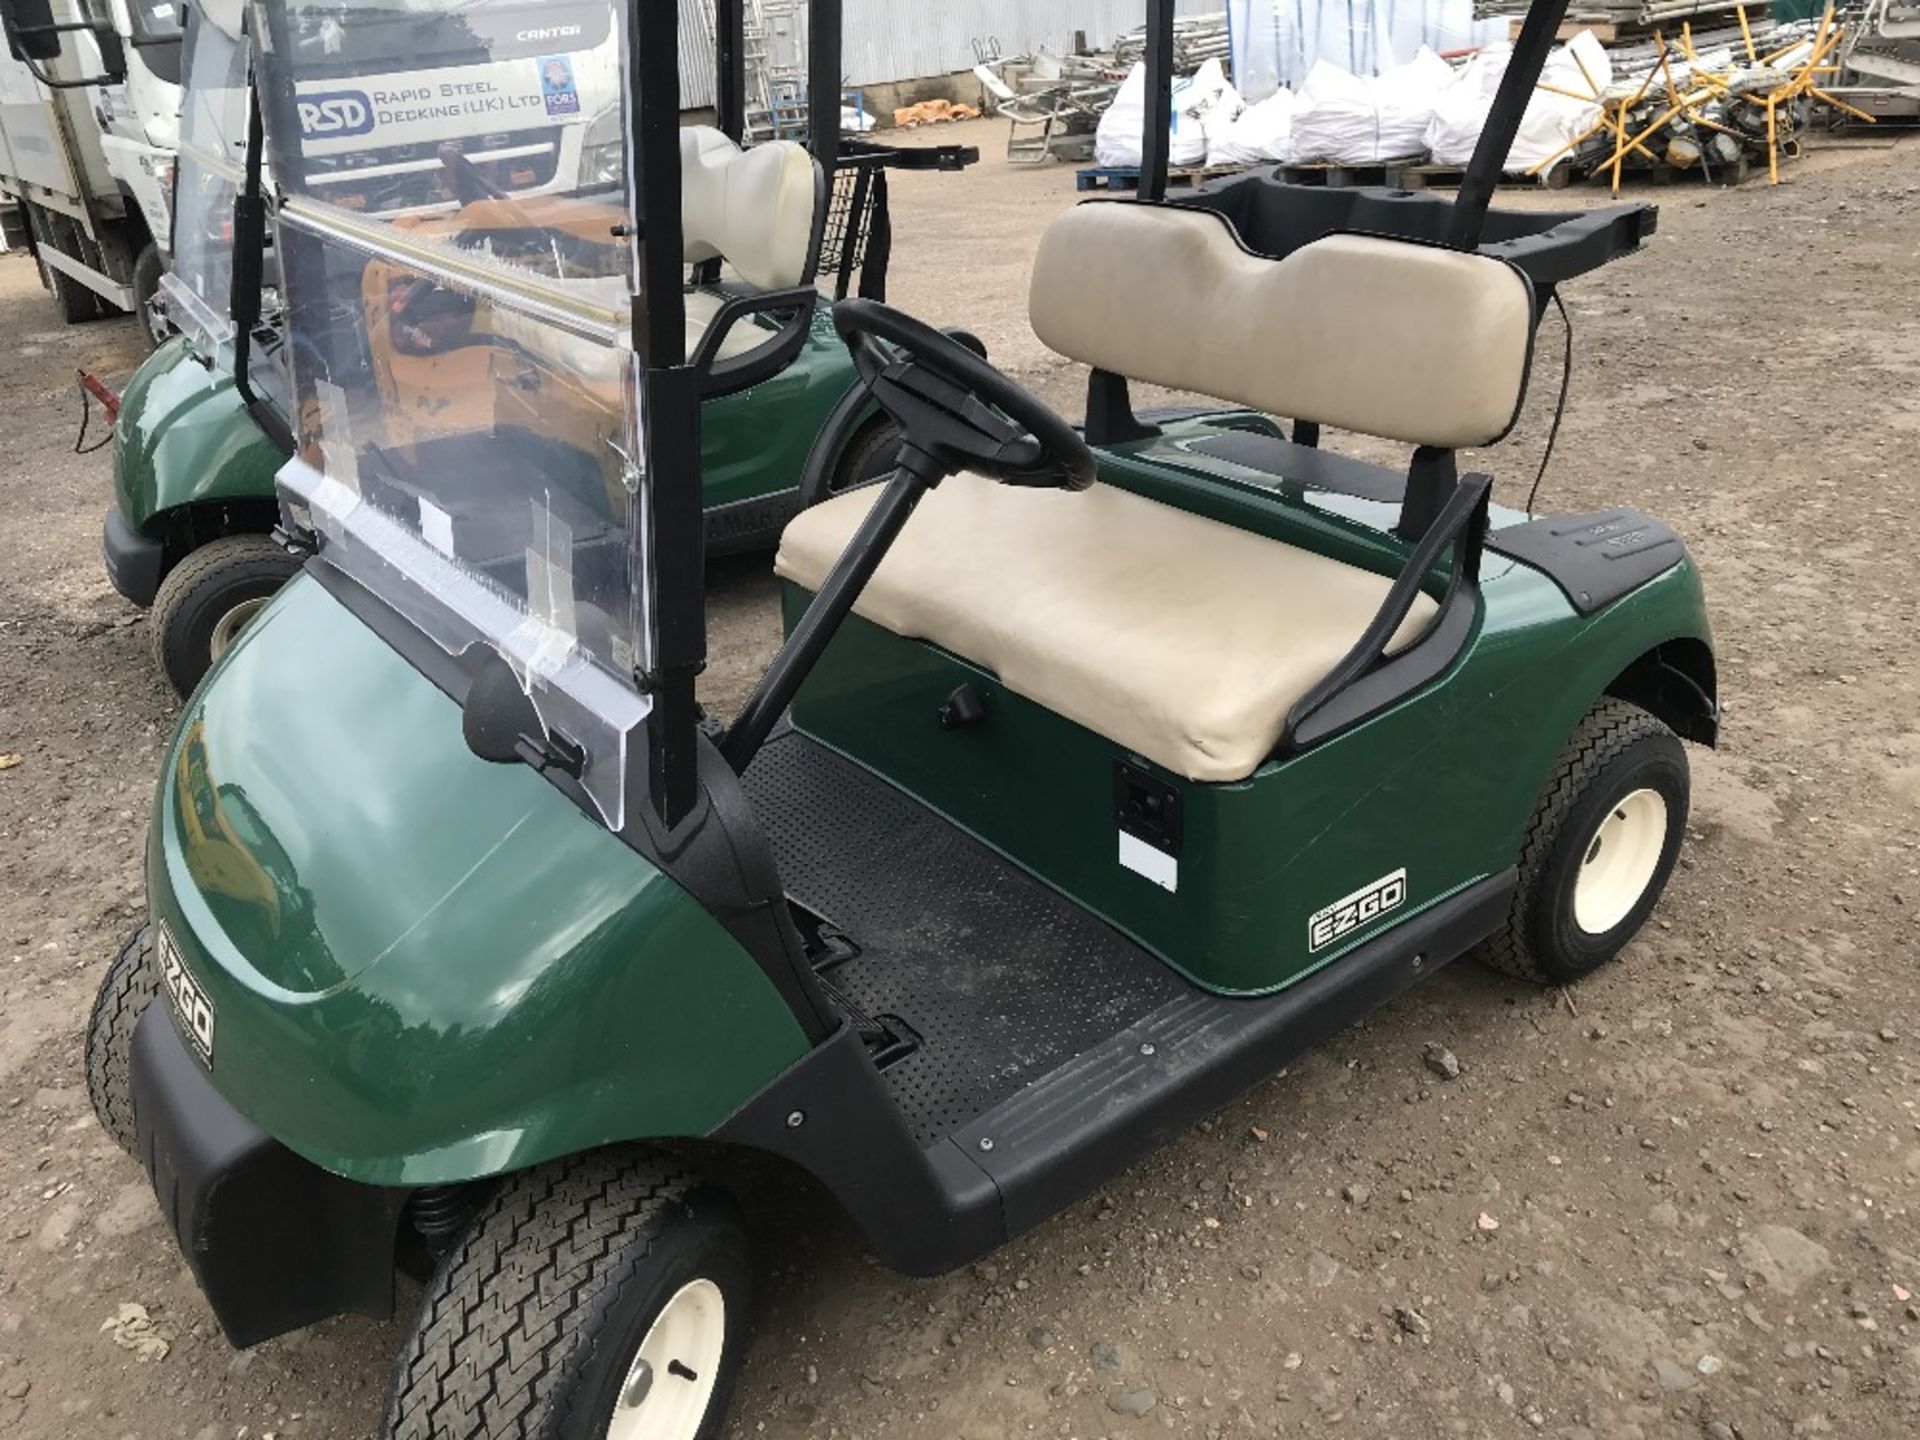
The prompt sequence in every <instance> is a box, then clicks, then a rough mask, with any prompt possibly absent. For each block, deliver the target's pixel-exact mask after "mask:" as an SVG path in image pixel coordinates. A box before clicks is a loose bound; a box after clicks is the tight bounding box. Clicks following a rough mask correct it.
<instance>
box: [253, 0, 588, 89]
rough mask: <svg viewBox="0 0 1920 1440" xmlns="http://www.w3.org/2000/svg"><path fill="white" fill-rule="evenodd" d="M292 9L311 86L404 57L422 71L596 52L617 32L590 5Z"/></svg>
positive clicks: (542, 0) (540, 1)
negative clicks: (313, 83) (439, 67)
mask: <svg viewBox="0 0 1920 1440" xmlns="http://www.w3.org/2000/svg"><path fill="white" fill-rule="evenodd" d="M290 8H291V9H292V10H293V12H294V13H293V15H292V16H291V17H290V23H289V26H288V32H289V33H288V38H289V40H290V41H291V44H292V46H293V55H294V58H295V63H296V64H298V65H299V67H300V73H301V74H302V76H304V77H305V78H307V79H310V80H317V79H339V78H342V77H347V76H354V75H362V74H366V73H368V72H369V71H379V70H384V69H387V68H389V67H390V65H391V63H392V61H393V59H394V57H395V56H401V55H404V56H406V57H407V58H408V59H409V60H411V61H413V62H415V63H416V64H418V65H420V66H421V67H423V68H426V67H432V66H443V65H491V64H497V63H499V62H502V61H512V60H537V59H540V58H543V57H545V56H548V55H553V54H556V53H562V52H573V51H580V50H594V49H597V48H599V47H600V46H601V45H604V44H605V43H606V41H607V39H608V37H609V36H610V35H611V34H612V33H613V27H612V24H611V18H610V16H609V15H608V12H607V7H606V5H604V4H593V3H587V0H581V3H574V0H515V3H494V0H474V3H469V4H464V5H462V4H439V3H436V0H380V3H378V4H367V5H363V4H354V3H351V0H347V3H338V0H336V3H334V4H331V5H311V6H298V5H296V6H293V7H290ZM349 17H350V19H349Z"/></svg>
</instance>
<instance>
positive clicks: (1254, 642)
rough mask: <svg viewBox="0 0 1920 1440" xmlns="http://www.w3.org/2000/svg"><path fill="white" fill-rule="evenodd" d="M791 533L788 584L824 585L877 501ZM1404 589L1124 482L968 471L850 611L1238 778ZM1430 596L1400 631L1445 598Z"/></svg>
mask: <svg viewBox="0 0 1920 1440" xmlns="http://www.w3.org/2000/svg"><path fill="white" fill-rule="evenodd" d="M878 495H879V491H878V489H877V488H873V489H866V490H856V491H854V492H852V493H851V494H847V495H842V496H839V497H837V498H835V499H832V500H829V501H827V502H826V503H824V504H822V505H818V506H816V507H815V508H813V509H811V510H808V511H805V512H804V513H802V514H801V515H800V516H799V517H798V518H797V519H796V520H794V522H793V523H792V524H791V525H789V526H788V527H787V532H786V535H785V536H784V537H783V539H782V540H781V543H780V556H779V560H778V562H777V566H776V568H777V569H778V571H779V574H780V576H781V578H783V579H786V580H790V581H792V582H793V583H795V584H796V585H801V586H804V587H806V588H807V589H809V590H817V589H819V587H820V585H821V584H822V582H824V581H825V579H826V577H827V573H828V572H829V571H830V570H831V569H832V568H833V565H834V563H835V562H836V561H837V560H838V559H839V558H840V555H841V553H842V552H843V551H844V550H845V549H846V546H847V542H848V541H849V540H850V539H852V537H853V534H854V531H855V530H856V529H857V528H858V527H859V525H860V522H861V521H862V520H863V519H865V518H866V514H867V512H868V510H869V509H870V508H871V506H872V505H873V502H874V500H875V499H876V498H877V497H878ZM1391 584H1392V582H1391V581H1389V580H1387V579H1386V578H1384V577H1382V576H1379V575H1375V574H1373V573H1371V572H1369V571H1365V570H1357V569H1354V568H1353V567H1352V566H1350V565H1343V564H1341V563H1340V562H1339V561H1336V560H1329V559H1326V558H1325V557H1324V556H1320V555H1315V554H1313V553H1312V552H1310V551H1306V550H1301V549H1298V548H1296V547H1294V546H1291V545H1286V544H1283V543H1281V542H1280V541H1277V540H1269V539H1266V538H1265V537H1263V536H1259V535H1255V534H1252V533H1251V532H1249V531H1245V530H1236V529H1234V528H1233V527H1232V526H1229V525H1222V524H1220V523H1219V522H1217V521H1213V520H1207V519H1203V518H1201V517H1200V516H1197V515H1190V514H1188V513H1186V512H1185V511H1182V510H1176V509H1174V508H1172V507H1171V506H1167V505H1162V504H1160V503H1158V502H1157V501H1153V500H1148V499H1145V498H1143V497H1141V496H1138V495H1135V494H1132V493H1130V492H1128V491H1125V490H1118V489H1114V488H1113V487H1111V486H1107V485H1096V486H1094V487H1093V489H1091V490H1088V491H1086V492H1084V493H1082V494H1077V495H1076V494H1069V493H1067V492H1065V491H1060V490H1023V489H1016V488H1014V487H1011V486H1006V485H999V484H996V483H994V482H993V481H990V480H985V479H982V478H980V477H978V476H974V475H956V476H954V477H953V478H951V479H949V480H947V481H946V482H945V483H944V484H942V485H941V486H940V488H939V489H937V490H935V491H934V492H933V493H932V494H931V495H929V496H928V497H927V499H926V500H925V501H924V502H922V504H921V506H920V508H919V510H918V511H917V512H916V513H915V514H914V517H913V519H912V520H910V521H909V522H908V523H907V526H906V529H905V530H904V531H903V532H902V534H901V536H900V539H899V541H898V542H897V543H896V544H895V546H894V548H893V551H892V553H891V554H889V555H888V557H887V559H886V561H885V562H884V563H883V564H882V565H881V567H880V570H879V573H878V574H877V575H875V576H874V579H873V582H872V583H871V584H870V585H869V586H868V587H867V589H866V592H865V593H864V594H863V595H862V596H861V598H860V602H859V604H858V605H857V606H856V607H855V610H856V613H858V614H859V615H861V616H863V617H864V618H866V619H868V620H871V621H872V622H874V623H875V624H876V625H880V626H883V627H885V628H886V629H888V630H891V631H893V632H894V633H895V634H897V635H904V636H907V637H909V638H913V639H919V640H928V641H931V642H932V643H934V644H936V645H938V646H940V647H942V648H943V649H946V650H948V651H951V652H952V653H953V654H955V655H958V656H960V657H961V658H962V659H965V660H969V661H972V662H973V663H974V664H976V665H979V666H981V667H982V668H984V669H987V670H990V671H992V672H993V673H994V674H996V675H998V676H999V677H1000V679H1001V680H1002V681H1003V682H1004V683H1005V684H1006V685H1007V687H1008V688H1009V689H1011V690H1013V691H1015V692H1016V693H1018V694H1020V695H1024V696H1026V697H1027V698H1028V699H1029V700H1033V701H1035V702H1037V703H1038V704H1041V705H1044V706H1046V707H1047V708H1048V709H1049V710H1053V711H1055V712H1057V713H1058V714H1060V715H1064V716H1065V717H1066V718H1067V719H1069V720H1072V721H1075V722H1077V723H1078V724H1081V725H1084V726H1085V727H1086V728H1087V729H1089V730H1092V731H1095V732H1096V733H1098V734H1101V735H1104V736H1106V737H1107V738H1108V739H1110V740H1112V741H1113V742H1114V743H1115V744H1117V745H1121V746H1124V747H1125V748H1126V749H1128V750H1131V751H1133V752H1135V753H1137V754H1140V755H1144V756H1145V757H1147V758H1148V759H1149V760H1153V761H1155V762H1156V763H1158V764H1160V765H1163V766H1165V767H1166V768H1167V769H1168V770H1171V771H1173V772H1174V773H1176V774H1179V775H1184V776H1186V777H1187V778H1188V779H1191V780H1203V781H1227V780H1242V779H1245V778H1246V777H1247V776H1248V775H1251V774H1252V773H1253V772H1254V770H1255V769H1256V768H1258V766H1259V765H1260V763H1261V762H1262V761H1263V760H1265V759H1266V758H1267V756H1268V755H1269V754H1271V753H1272V751H1273V748H1274V746H1275V745H1276V744H1277V743H1278V742H1279V739H1280V733H1281V731H1282V729H1283V728H1284V727H1285V724H1286V718H1287V712H1288V711H1289V710H1290V709H1292V707H1293V705H1294V704H1295V703H1296V702H1297V701H1298V700H1300V699H1301V698H1302V697H1303V696H1304V695H1305V694H1306V693H1307V692H1308V691H1309V690H1310V689H1312V688H1313V686H1314V685H1315V684H1317V683H1318V682H1319V681H1320V680H1321V679H1323V678H1324V677H1325V676H1326V675H1327V674H1328V673H1329V672H1330V671H1331V670H1332V669H1333V667H1334V666H1335V665H1336V664H1338V663H1339V661H1340V660H1341V659H1342V658H1344V657H1345V655H1346V654H1347V652H1348V651H1349V650H1351V649H1352V648H1353V646H1354V645H1355V644H1356V643H1357V642H1358V641H1359V639H1360V636H1361V634H1362V632H1364V631H1365V629H1366V627H1367V625H1368V623H1369V622H1370V621H1372V619H1373V618H1374V616H1375V615H1376V614H1377V613H1378V612H1379V609H1380V606H1381V604H1382V603H1383V602H1384V601H1385V600H1386V596H1387V591H1388V590H1389V589H1390V588H1391ZM1435 608H1436V607H1435V606H1434V603H1433V601H1432V600H1431V599H1429V598H1427V597H1425V596H1422V597H1421V598H1420V601H1419V602H1418V604H1416V606H1415V607H1414V611H1413V614H1412V615H1411V616H1410V617H1409V618H1408V621H1407V623H1406V624H1405V625H1404V626H1402V627H1401V630H1400V633H1399V635H1398V636H1397V637H1396V638H1395V641H1394V646H1395V647H1396V648H1398V647H1400V646H1404V645H1406V644H1409V643H1411V642H1412V640H1413V639H1415V638H1416V637H1417V636H1418V635H1419V634H1420V632H1421V631H1422V630H1423V629H1424V628H1425V626H1426V624H1427V622H1428V621H1429V620H1430V619H1431V618H1432V616H1433V614H1434V610H1435Z"/></svg>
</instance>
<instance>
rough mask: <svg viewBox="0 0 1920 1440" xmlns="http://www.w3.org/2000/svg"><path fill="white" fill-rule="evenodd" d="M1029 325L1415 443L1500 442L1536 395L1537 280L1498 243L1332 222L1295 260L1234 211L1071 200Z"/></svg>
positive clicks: (1149, 373) (1171, 380)
mask: <svg viewBox="0 0 1920 1440" xmlns="http://www.w3.org/2000/svg"><path fill="white" fill-rule="evenodd" d="M1031 312H1032V317H1033V328H1034V333H1035V334H1037V335H1038V336H1039V337H1040V339H1041V341H1042V342H1043V343H1045V344H1046V345H1047V346H1048V347H1049V348H1050V349H1053V350H1055V351H1057V352H1059V353H1060V354H1062V355H1064V356H1066V357H1067V358H1068V359H1071V360H1077V361H1079V362H1080V363H1081V364H1083V365H1091V366H1093V367H1094V368H1095V369H1099V370H1106V371H1109V372H1111V373H1113V374H1116V375H1121V376H1125V377H1126V378H1128V379H1130V380H1141V381H1146V382H1148V383H1151V384H1155V385H1164V386H1167V387H1168V388H1170V389H1174V390H1188V391H1194V392H1196V393H1198V394H1202V395H1208V396H1212V397H1213V398H1215V399H1219V400H1226V401H1230V402H1232V403H1234V404H1237V405H1246V406H1250V407H1252V408H1253V409H1256V410H1262V411H1265V412H1267V413H1269V414H1273V415H1280V416H1285V417H1287V418H1289V419H1298V420H1314V421H1318V422H1320V423H1322V424H1327V425H1333V426H1337V427H1339V428H1340V429H1342V430H1352V431H1356V432H1358V433H1360V434H1365V435H1377V436H1380V437H1383V438H1385V439H1389V440H1401V441H1405V442H1406V443H1408V444H1412V445H1430V446H1434V447H1436V448H1440V449H1458V448H1461V447H1463V446H1469V445H1487V444H1491V443H1492V442H1493V441H1495V440H1498V439H1499V438H1501V437H1502V436H1503V435H1505V434H1506V433H1507V431H1508V430H1509V429H1511V428H1512V426H1513V422H1514V420H1515V418H1516V417H1517V416H1518V413H1519V410H1520V402H1521V401H1522V400H1523V399H1525V398H1526V388H1527V374H1528V369H1529V362H1530V360H1531V358H1532V347H1533V329H1534V315H1533V287H1532V286H1531V285H1530V284H1529V283H1528V281H1527V280H1526V278H1525V277H1524V276H1522V275H1521V273H1520V272H1519V271H1518V270H1516V269H1514V268H1513V267H1512V266H1511V265H1508V264H1507V263H1506V262H1504V261H1501V260H1495V259H1493V258H1491V257H1489V256H1484V255H1473V254H1466V253H1463V252H1460V251H1457V250H1443V249H1441V248H1439V247H1437V246H1432V245H1421V244H1415V243H1412V242H1410V241H1404V240H1387V239H1382V238H1379V237H1375V236H1367V235H1332V236H1328V237H1327V238H1325V239H1323V240H1317V241H1315V242H1314V243H1313V244H1311V245H1306V246H1303V247H1302V248H1301V249H1299V250H1296V251H1294V252H1293V253H1292V254H1291V255H1288V256H1287V257H1286V258H1285V259H1282V260H1271V259H1267V258H1265V257H1262V256H1259V255H1255V254H1253V253H1251V252H1250V251H1248V250H1247V249H1246V247H1245V246H1243V245H1242V244H1241V243H1240V239H1239V236H1238V235H1236V234H1235V233H1234V230H1233V228H1232V226H1231V225H1230V224H1229V223H1228V222H1227V220H1226V219H1225V217H1223V216H1220V215H1216V214H1214V213H1212V212H1211V211H1205V210H1188V209H1183V208H1181V207H1178V206H1167V205H1142V204H1138V203H1136V202H1132V201H1104V202H1092V203H1088V204H1083V205H1079V206H1076V207H1075V208H1074V209H1072V210H1069V211H1068V212H1067V213H1066V214H1064V215H1062V216H1061V217H1060V218H1059V219H1058V220H1056V221H1055V222H1054V223H1053V225H1052V226H1051V227H1050V228H1049V229H1048V231H1047V233H1046V236H1045V238H1043V239H1042V240H1041V242H1040V253H1039V257H1038V259H1037V260H1036V262H1035V265H1034V272H1033V295H1032V300H1031Z"/></svg>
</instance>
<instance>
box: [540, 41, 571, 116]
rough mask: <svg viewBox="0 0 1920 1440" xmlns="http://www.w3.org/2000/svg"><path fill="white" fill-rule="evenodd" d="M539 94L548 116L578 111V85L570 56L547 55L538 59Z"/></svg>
mask: <svg viewBox="0 0 1920 1440" xmlns="http://www.w3.org/2000/svg"><path fill="white" fill-rule="evenodd" d="M540 94H541V97H542V98H543V99H544V100H545V101H546V102H547V114H548V115H549V116H555V117H557V116H561V115H578V114H579V113H580V86H579V85H578V83H576V82H575V80H574V78H573V60H572V58H571V57H569V56H566V55H549V56H547V57H545V58H544V59H542V60H541V61H540Z"/></svg>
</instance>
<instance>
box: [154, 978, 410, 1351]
mask: <svg viewBox="0 0 1920 1440" xmlns="http://www.w3.org/2000/svg"><path fill="white" fill-rule="evenodd" d="M132 1070H133V1100H134V1116H135V1119H136V1123H137V1125H138V1130H139V1151H138V1153H139V1156H140V1159H141V1161H142V1162H143V1163H144V1164H145V1165H146V1168H147V1174H148V1176H149V1177H150V1178H151V1179H152V1181H153V1189H154V1194H155V1196H156V1197H157V1198H158V1199H159V1201H160V1210H161V1213H162V1214H164V1215H165V1216H166V1218H167V1223H168V1224H169V1226H171V1227H172V1230H173V1233H174V1236H175V1238H177V1239H178V1240H179V1242H180V1250H181V1253H182V1254H183V1255H185V1256H186V1260H187V1263H188V1264H189V1265H190V1266H192V1267H193V1273H194V1277H195V1278H196V1279H198V1280H199V1282H200V1288H201V1290H202V1291H203V1292H205V1294H206V1297H207V1302H208V1303H209V1304H210V1305H211V1306H212V1307H213V1313H214V1314H215V1316H217V1317H218V1319H219V1321H220V1328H221V1329H223V1330H225V1331H226V1333H227V1338H228V1339H229V1340H231V1341H232V1342H233V1343H234V1344H235V1345H236V1346H238V1347H240V1348H241V1349H245V1348H246V1347H247V1346H249V1345H258V1344H260V1343H262V1342H263V1341H267V1340H271V1339H273V1338H274V1337H275V1336H277V1335H285V1334H287V1333H289V1332H291V1331H294V1330H298V1329H301V1328H303V1327H304V1326H307V1325H312V1324H314V1323H315V1322H317V1321H320V1320H325V1319H327V1318H329V1317H331V1316H334V1315H371V1316H373V1317H374V1318H376V1319H384V1318H385V1317H386V1316H388V1315H391V1314H392V1313H393V1268H394V1245H395V1237H396V1236H397V1234H398V1232H399V1225H400V1214H401V1210H402V1207H403V1206H404V1204H405V1202H406V1192H405V1191H403V1190H383V1189H377V1188H375V1187H373V1186H370V1185H356V1184H354V1183H353V1182H352V1181H350V1180H342V1179H341V1178H340V1177H339V1176H337V1175H332V1174H329V1173H328V1172H327V1171H325V1170H322V1169H320V1168H319V1167H318V1166H317V1165H314V1164H311V1163H310V1162H308V1161H306V1160H303V1159H301V1158H300V1156H298V1155H296V1154H294V1153H293V1151H291V1150H289V1149H287V1148H286V1146H284V1145H282V1144H280V1143H279V1142H278V1141H276V1140H272V1139H270V1138H268V1137H267V1136H266V1135H265V1134H263V1133H262V1132H261V1131H259V1130H258V1129H256V1128H255V1127H254V1126H253V1124H252V1123H251V1122H250V1121H248V1120H247V1119H246V1118H245V1117H244V1116H243V1115H241V1114H240V1112H239V1111H237V1110H235V1109H234V1108H233V1107H232V1106H231V1105H229V1104H228V1103H227V1102H226V1100H225V1099H224V1098H222V1097H221V1095H220V1093H219V1092H218V1091H217V1090H215V1089H214V1088H213V1083H212V1082H211V1081H210V1080H208V1078H207V1075H206V1072H205V1071H204V1070H202V1069H201V1068H200V1065H199V1062H198V1061H196V1060H195V1059H194V1058H193V1057H192V1056H191V1055H189V1054H188V1053H187V1050H186V1047H185V1046H184V1045H182V1044H181V1043H180V1037H179V1035H178V1034H177V1033H176V1032H175V1030H174V1028H173V1022H172V1020H171V1019H170V1018H169V1016H168V1015H167V1012H166V1006H165V1005H153V1006H150V1007H148V1010H147V1013H146V1015H145V1016H144V1017H142V1019H141V1021H140V1025H139V1028H138V1029H137V1030H135V1031H134V1037H133V1065H132Z"/></svg>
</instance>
